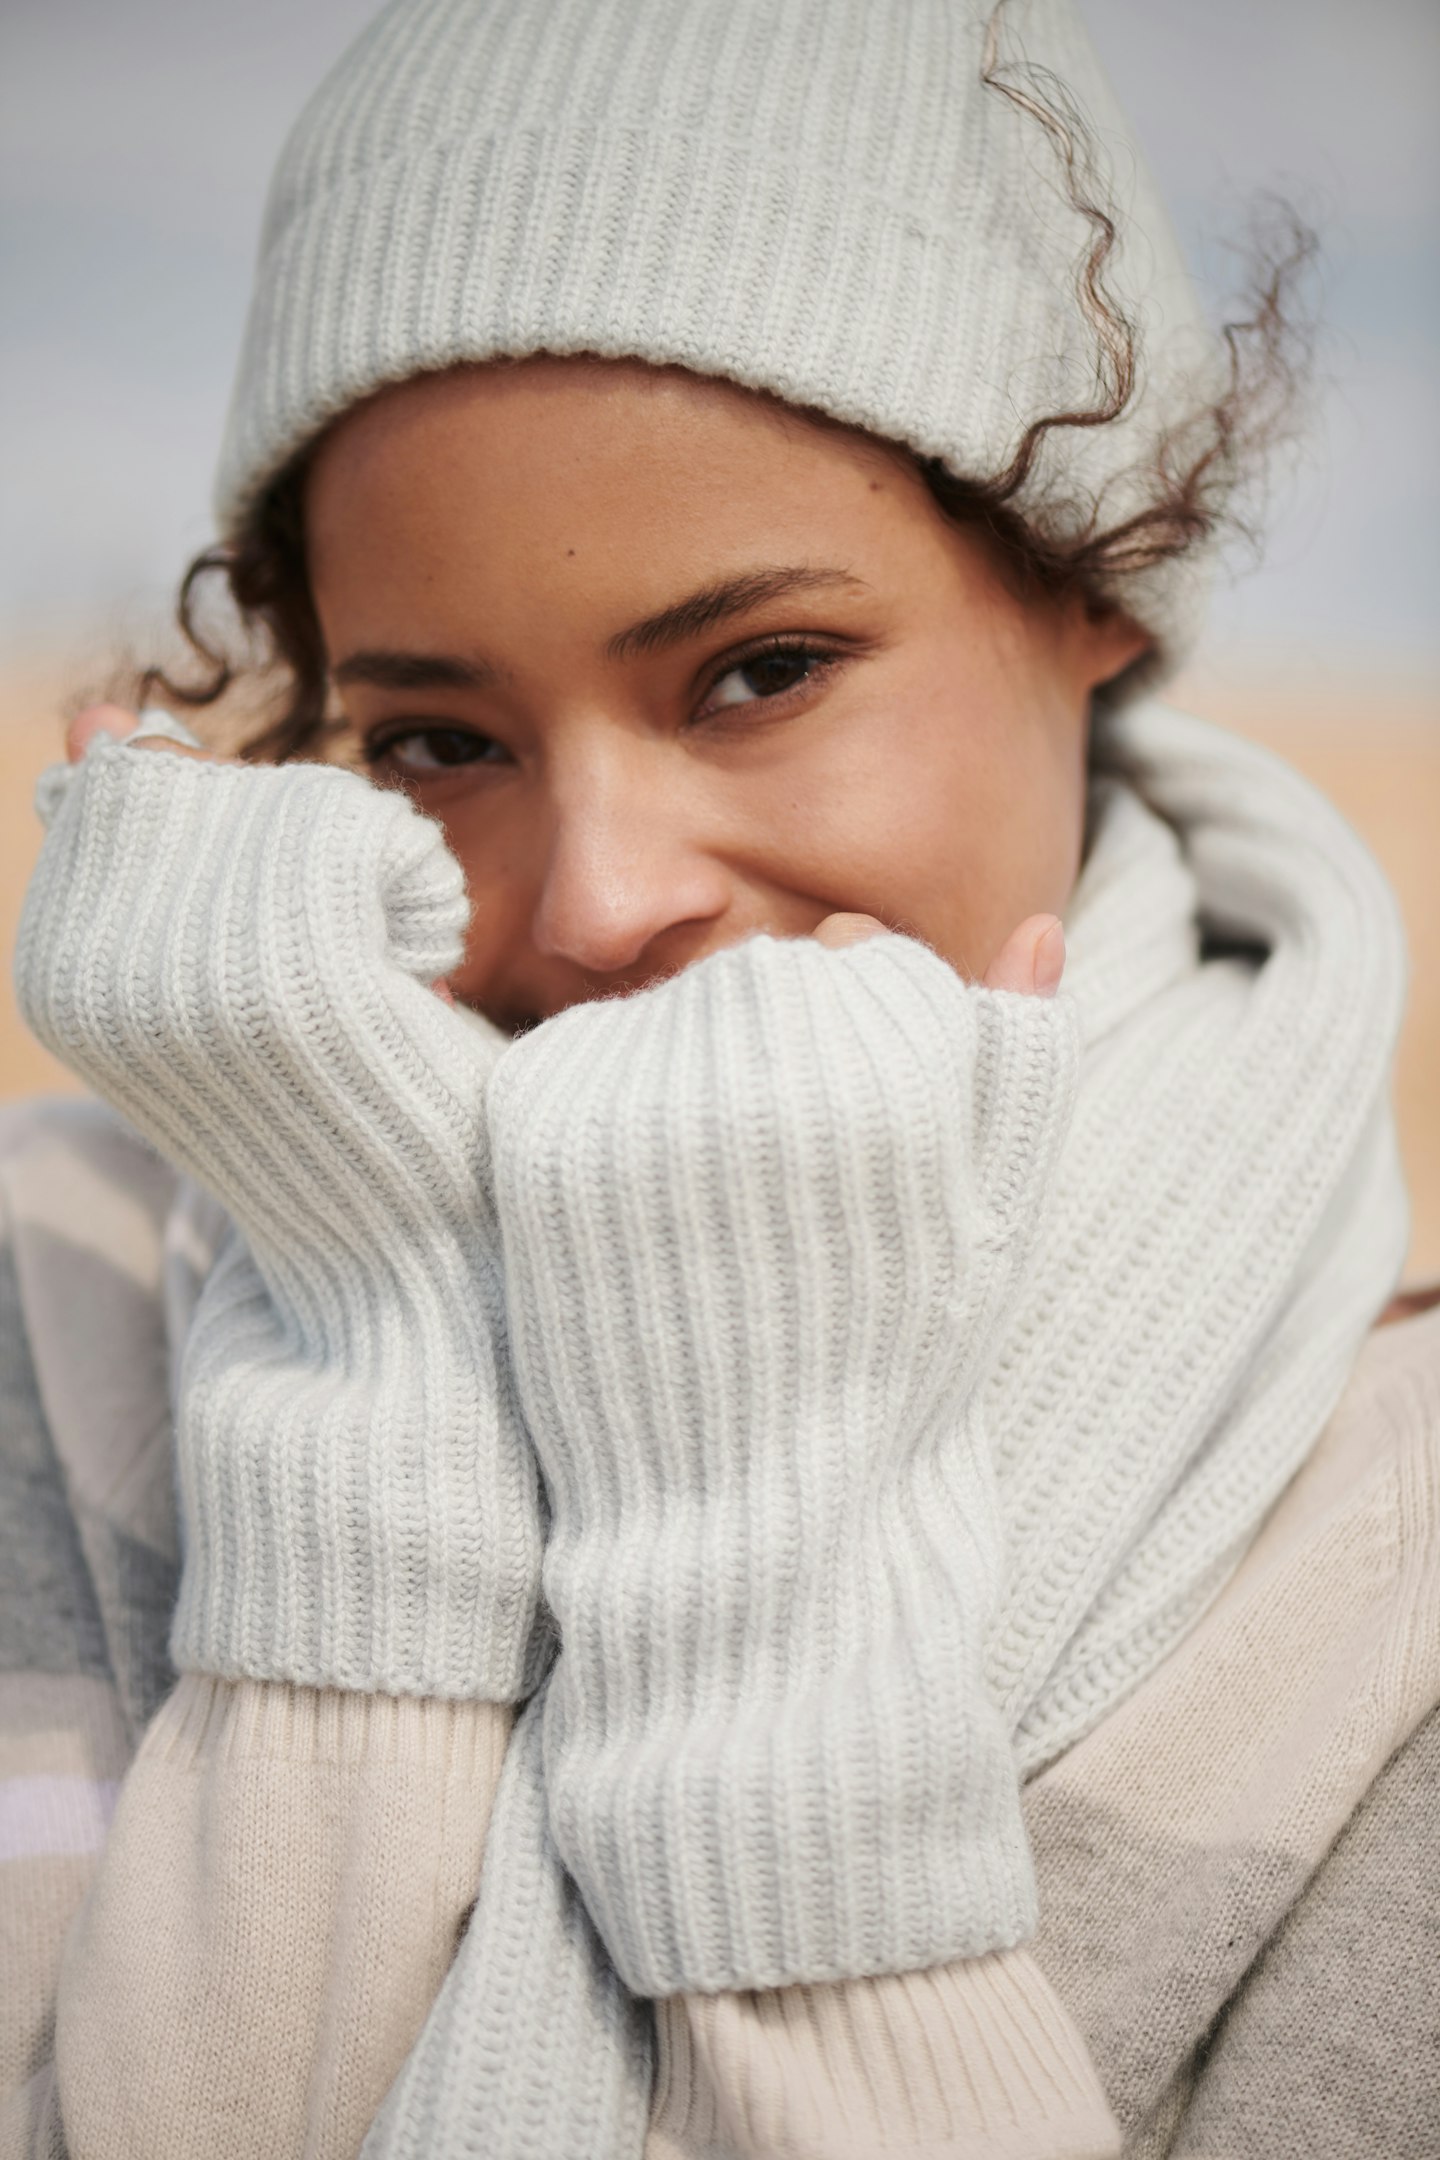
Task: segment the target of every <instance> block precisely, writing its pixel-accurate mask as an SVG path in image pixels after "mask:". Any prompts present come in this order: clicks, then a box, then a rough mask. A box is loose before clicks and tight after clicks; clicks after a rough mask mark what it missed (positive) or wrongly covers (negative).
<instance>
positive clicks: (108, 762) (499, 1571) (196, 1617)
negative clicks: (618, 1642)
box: [17, 738, 549, 1701]
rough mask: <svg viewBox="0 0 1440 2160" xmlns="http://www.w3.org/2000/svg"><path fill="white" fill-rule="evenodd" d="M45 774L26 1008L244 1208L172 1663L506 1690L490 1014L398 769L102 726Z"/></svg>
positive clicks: (459, 899)
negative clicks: (467, 984) (393, 787)
mask: <svg viewBox="0 0 1440 2160" xmlns="http://www.w3.org/2000/svg"><path fill="white" fill-rule="evenodd" d="M43 794H44V801H45V804H46V806H47V808H48V810H49V812H50V814H51V818H52V823H51V829H50V833H49V836H48V838H47V840H46V844H45V847H44V849H43V851H42V854H41V858H40V863H39V866H38V868H37V871H36V874H35V878H34V881H33V883H32V886H31V888H30V892H29V895H28V897H27V902H26V908H25V916H24V921H23V923H22V927H21V934H20V943H19V950H18V956H17V988H18V991H19V996H20V1002H21V1008H22V1010H23V1012H24V1014H25V1017H26V1019H27V1021H28V1023H29V1025H30V1026H31V1027H32V1028H33V1029H34V1031H35V1033H36V1034H37V1035H38V1036H39V1037H40V1039H41V1040H42V1041H43V1042H45V1043H46V1044H47V1045H48V1046H49V1048H50V1049H52V1050H53V1051H54V1052H55V1053H56V1055H57V1056H59V1057H61V1058H63V1059H65V1061H66V1062H67V1063H68V1064H70V1065H71V1066H72V1068H73V1069H74V1070H75V1071H76V1072H78V1073H79V1074H80V1075H81V1076H82V1077H83V1078H84V1079H86V1080H87V1081H88V1082H89V1083H90V1084H91V1085H92V1086H93V1087H94V1088H96V1089H97V1090H98V1092H100V1093H101V1094H103V1095H105V1096H106V1097H108V1099H109V1100H110V1101H111V1102H112V1103H114V1104H115V1106H116V1107H117V1108H118V1109H119V1110H121V1111H123V1112H124V1114H125V1115H126V1116H127V1117H128V1118H129V1119H130V1120H131V1122H132V1123H133V1124H134V1125H135V1126H136V1127H137V1128H138V1129H139V1130H140V1131H141V1132H142V1133H144V1134H145V1135H146V1137H147V1138H148V1139H150V1140H151V1141H153V1142H154V1144H155V1145H156V1146H157V1147H158V1148H160V1149H161V1151H162V1152H163V1153H164V1154H165V1155H167V1156H168V1157H169V1158H170V1160H171V1161H172V1162H174V1163H176V1164H177V1165H179V1166H180V1167H181V1168H182V1169H184V1170H187V1171H188V1172H189V1173H190V1174H191V1175H192V1176H193V1177H194V1178H195V1179H196V1180H197V1181H198V1182H199V1183H201V1184H202V1185H203V1186H204V1187H205V1188H206V1190H208V1191H209V1192H211V1193H213V1194H214V1195H215V1196H216V1197H217V1198H218V1199H219V1200H220V1201H222V1202H223V1204H224V1206H225V1207H226V1208H227V1209H228V1210H229V1212H230V1214H231V1215H232V1216H233V1218H234V1220H235V1222H236V1223H237V1224H238V1225H239V1226H240V1229H241V1230H242V1231H243V1233H244V1235H243V1237H239V1238H234V1239H232V1241H231V1242H230V1244H229V1245H228V1247H227V1248H226V1250H225V1251H224V1253H223V1254H222V1256H221V1259H220V1261H219V1263H218V1265H217V1266H216V1268H215V1270H214V1272H213V1273H212V1274H211V1276H210V1278H209V1281H208V1282H207V1284H206V1287H205V1290H204V1293H203V1295H202V1297H201V1299H200V1303H199V1307H198V1310H197V1313H196V1316H195V1320H194V1323H193V1326H192V1329H191V1333H190V1337H189V1341H188V1345H187V1352H186V1358H185V1364H184V1368H183V1372H182V1375H181V1383H180V1413H179V1420H178V1447H179V1475H180V1485H181V1494H182V1521H183V1528H184V1533H185V1537H186V1552H185V1565H184V1571H183V1575H182V1580H181V1590H180V1600H179V1605H178V1609H177V1612H176V1617H175V1624H174V1632H173V1640H172V1653H173V1656H174V1658H175V1662H176V1664H177V1665H178V1666H179V1667H180V1668H181V1669H182V1670H192V1671H200V1672H209V1673H215V1674H224V1675H230V1676H234V1677H244V1678H249V1679H277V1680H292V1681H297V1682H300V1683H302V1684H304V1685H307V1686H312V1687H328V1686H335V1687H346V1688H370V1689H382V1690H388V1691H392V1692H395V1693H399V1694H422V1695H430V1694H435V1695H450V1696H477V1697H486V1698H491V1699H494V1700H501V1701H504V1700H513V1699H514V1698H516V1697H517V1696H519V1695H521V1694H523V1693H525V1692H527V1691H528V1689H529V1688H530V1687H531V1686H533V1685H534V1682H535V1680H536V1678H537V1677H538V1674H539V1671H540V1670H541V1669H543V1661H544V1658H545V1656H546V1655H547V1654H548V1648H549V1641H548V1637H547V1635H546V1633H545V1630H544V1628H543V1626H540V1625H537V1622H536V1595H537V1589H538V1576H539V1560H540V1520H539V1499H538V1493H537V1487H536V1478H535V1469H534V1463H533V1459H532V1457H531V1453H530V1450H529V1447H528V1445H527V1443H526V1441H525V1437H524V1433H523V1431H522V1429H521V1427H520V1424H519V1421H518V1418H517V1415H516V1411H515V1407H514V1402H513V1391H512V1387H511V1381H510V1374H509V1367H508V1364H507V1362H506V1361H505V1359H504V1357H503V1354H502V1350H501V1345H500V1342H499V1332H500V1330H501V1329H502V1327H503V1316H502V1293H501V1286H500V1281H499V1274H498V1250H497V1244H496V1237H495V1231H494V1227H493V1221H492V1216H491V1211H490V1207H489V1200H488V1193H489V1184H488V1171H487V1144H486V1133H485V1124H484V1117H483V1097H484V1083H485V1078H486V1075H487V1073H488V1071H489V1070H490V1067H491V1065H492V1064H493V1061H494V1057H495V1054H496V1053H495V1045H494V1042H493V1041H492V1040H490V1039H487V1038H486V1037H485V1036H484V1035H482V1034H481V1033H480V1032H478V1031H477V1030H476V1029H475V1027H473V1026H472V1025H467V1024H466V1022H465V1021H463V1020H461V1019H460V1018H459V1017H458V1016H457V1015H456V1014H455V1013H454V1012H452V1011H450V1010H449V1009H448V1008H447V1007H446V1006H444V1005H443V1004H442V1003H441V1001H440V1000H439V999H438V998H436V997H435V996H434V995H433V993H432V991H431V989H430V987H429V985H430V984H431V982H432V981H433V979H434V978H435V977H436V976H437V975H439V974H441V973H442V972H444V971H445V970H446V969H448V968H450V967H452V966H453V965H454V964H455V962H456V960H457V959H458V957H459V954H460V950H461V938H462V932H463V930H464V926H465V923H466V920H467V915H468V904H467V901H466V897H465V892H464V885H463V880H462V878H461V875H460V871H459V867H458V865H457V864H456V862H455V860H454V858H453V857H452V856H451V855H450V853H449V851H448V849H447V848H446V846H445V843H444V839H443V837H442V835H441V833H440V831H439V829H438V827H436V826H434V825H432V824H430V823H429V822H428V821H427V820H425V819H423V818H421V817H419V816H418V815H417V814H416V812H415V811H414V809H413V808H412V807H411V805H410V804H409V803H408V802H407V801H406V800H405V798H404V797H403V796H401V795H399V794H396V793H392V792H385V791H382V790H380V789H377V788H374V787H372V786H370V785H369V783H368V782H366V781H365V780H362V779H361V778H359V777H358V776H357V775H354V774H350V773H345V772H341V771H339V770H336V769H333V768H327V767H324V766H319V765H296V766H290V767H286V768H284V769H276V768H260V767H237V766H222V765H210V764H201V763H196V762H193V761H190V760H186V759H181V758H176V757H169V756H166V755H164V754H163V753H162V754H159V755H157V754H155V753H153V752H146V751H142V750H132V749H127V748H124V747H122V746H119V745H116V744H114V743H111V742H108V741H106V740H105V739H104V738H101V739H99V740H97V742H96V743H95V744H94V745H93V746H92V748H91V750H90V752H89V754H88V755H87V756H86V758H85V759H84V761H83V763H82V764H81V765H80V766H78V767H73V768H68V769H61V770H57V771H56V772H54V773H53V774H51V775H49V776H47V780H46V783H45V787H44V791H43Z"/></svg>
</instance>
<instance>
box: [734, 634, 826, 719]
mask: <svg viewBox="0 0 1440 2160" xmlns="http://www.w3.org/2000/svg"><path fill="white" fill-rule="evenodd" d="M828 657H829V655H828V654H825V653H820V652H812V651H811V650H810V649H809V648H808V647H807V646H804V645H782V646H777V647H776V648H775V649H774V650H773V651H772V652H759V653H753V654H752V655H751V657H750V658H749V659H748V660H741V661H740V662H738V663H737V665H736V666H734V667H732V668H728V669H727V670H726V672H725V673H724V674H723V675H721V676H718V677H717V679H716V680H715V682H714V683H712V685H711V687H710V690H709V693H708V695H707V697H706V699H705V710H706V711H707V712H713V711H714V710H715V709H716V707H725V706H733V705H750V704H753V703H754V701H755V700H756V699H757V698H773V697H780V696H782V695H783V693H784V692H785V691H787V690H795V689H798V688H799V686H800V685H801V684H802V683H806V682H809V681H810V680H811V679H812V678H813V677H814V676H815V675H817V674H818V673H819V672H820V670H821V669H822V668H823V667H824V665H825V663H826V660H827V659H828Z"/></svg>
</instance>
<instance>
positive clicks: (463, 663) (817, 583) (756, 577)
mask: <svg viewBox="0 0 1440 2160" xmlns="http://www.w3.org/2000/svg"><path fill="white" fill-rule="evenodd" d="M822 586H831V587H839V586H848V587H850V588H851V589H852V590H853V591H855V592H865V591H868V590H869V588H868V587H867V586H866V584H865V582H864V580H863V579H862V578H857V577H854V576H852V575H851V573H850V572H849V571H848V570H825V569H815V568H812V567H808V566H801V565H794V566H790V567H786V568H778V569H768V570H744V571H741V572H740V574H739V575H738V576H737V577H729V578H722V579H721V580H720V581H719V582H718V583H717V584H714V585H702V586H701V587H700V589H699V591H698V592H693V593H688V594H687V595H686V597H685V598H684V599H683V600H676V601H673V602H672V603H671V605H670V606H669V607H665V608H661V609H660V611H659V612H658V614H655V615H647V616H645V617H644V619H643V620H642V621H640V622H636V623H631V625H630V626H629V628H628V629H627V630H617V631H616V633H615V635H614V637H612V638H611V639H610V641H609V643H608V644H607V645H606V648H605V650H606V653H607V654H608V655H609V657H610V658H611V659H612V660H629V659H633V658H634V657H635V656H636V655H637V654H639V653H649V652H660V651H662V650H663V649H664V647H665V646H667V645H679V644H681V643H683V642H684V640H685V639H686V638H691V637H698V636H699V635H700V633H701V631H702V630H712V629H713V628H714V627H715V625H716V623H720V622H725V621H727V620H728V619H729V618H730V617H731V616H732V615H744V614H746V613H748V611H749V610H750V609H751V608H757V607H760V606H762V605H763V604H764V602H765V601H767V600H779V599H783V597H784V596H785V594H786V593H793V592H813V591H814V590H816V589H817V588H818V587H822ZM330 677H331V680H332V682H335V683H341V684H343V683H368V684H369V686H370V688H371V689H373V690H490V689H493V688H494V687H495V685H496V684H497V683H503V682H505V681H506V680H507V676H506V671H505V669H504V668H501V667H497V666H495V664H494V663H493V661H489V660H480V659H464V658H462V657H461V656H460V655H459V654H458V653H421V652H388V651H380V650H366V651H363V652H353V653H349V654H347V655H346V657H345V659H343V660H340V661H337V662H336V664H335V666H334V667H333V668H332V669H331V670H330Z"/></svg>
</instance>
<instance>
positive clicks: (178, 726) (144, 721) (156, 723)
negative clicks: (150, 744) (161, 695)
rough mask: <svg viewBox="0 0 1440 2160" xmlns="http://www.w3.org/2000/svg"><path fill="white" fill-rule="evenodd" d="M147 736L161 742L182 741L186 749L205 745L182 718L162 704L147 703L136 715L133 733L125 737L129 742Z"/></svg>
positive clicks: (194, 748) (202, 747)
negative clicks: (177, 717) (168, 710)
mask: <svg viewBox="0 0 1440 2160" xmlns="http://www.w3.org/2000/svg"><path fill="white" fill-rule="evenodd" d="M147 737H153V738H157V739H158V740H159V741H161V742H173V743H183V744H184V745H185V747H186V749H187V750H203V749H204V747H205V745H204V743H202V742H201V740H200V737H199V736H198V735H196V734H194V733H193V732H192V731H191V730H190V729H189V728H188V727H186V725H185V723H184V721H183V720H177V719H176V718H175V715H174V713H168V712H166V710H165V708H164V706H163V705H147V706H146V707H145V709H144V711H143V712H142V713H140V714H138V715H137V717H136V721H135V732H134V734H133V735H130V736H128V737H127V738H126V739H127V741H129V742H141V741H144V740H145V739H146V738H147Z"/></svg>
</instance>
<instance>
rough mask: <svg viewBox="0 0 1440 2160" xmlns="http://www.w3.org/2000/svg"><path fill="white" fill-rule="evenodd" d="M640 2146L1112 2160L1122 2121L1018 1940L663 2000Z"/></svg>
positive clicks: (929, 2159)
mask: <svg viewBox="0 0 1440 2160" xmlns="http://www.w3.org/2000/svg"><path fill="white" fill-rule="evenodd" d="M656 2040H657V2062H656V2085H655V2103H654V2110H653V2114H652V2132H651V2138H650V2142H649V2144H648V2145H647V2147H646V2155H645V2160H682V2156H683V2160H695V2156H696V2155H699V2154H710V2153H721V2152H723V2153H724V2154H725V2155H726V2156H727V2160H770V2156H771V2155H773V2154H776V2153H821V2152H823V2153H824V2154H825V2160H874V2156H875V2155H876V2154H880V2153H883V2154H885V2155H886V2160H921V2156H922V2155H923V2156H924V2160H942V2156H944V2160H1111V2156H1113V2155H1116V2154H1118V2153H1119V2151H1120V2132H1119V2128H1118V2125H1117V2124H1116V2121H1115V2118H1114V2115H1113V2114H1112V2112H1111V2110H1110V2106H1109V2103H1108V2101H1107V2100H1106V2098H1105V2094H1104V2092H1103V2090H1102V2088H1101V2085H1100V2081H1099V2078H1098V2076H1097V2074H1096V2071H1095V2066H1094V2064H1093V2062H1092V2061H1091V2059H1090V2054H1089V2051H1088V2049H1087V2048H1086V2046H1085V2043H1084V2041H1083V2040H1082V2039H1081V2037H1080V2034H1079V2033H1078V2032H1077V2030H1076V2028H1075V2025H1074V2023H1073V2021H1072V2020H1071V2018H1070V2016H1069V2014H1068V2012H1067V2011H1066V2009H1065V2006H1064V2004H1063V2003H1062V2002H1061V2001H1060V1998H1059V1996H1058V1995H1057V1994H1056V1993H1055V1991H1054V1989H1053V1988H1052V1987H1051V1986H1050V1984H1049V1982H1048V1981H1047V1980H1046V1978H1045V1976H1044V1974H1043V1973H1042V1972H1041V1971H1040V1968H1039V1966H1038V1965H1037V1964H1036V1962H1035V1960H1034V1958H1033V1957H1032V1956H1031V1955H1030V1953H1029V1952H1028V1951H1025V1950H1009V1951H1001V1952H998V1953H996V1954H995V1955H993V1956H990V1957H983V1958H975V1959H973V1960H969V1961H967V1962H965V1963H962V1964H953V1965H945V1966H938V1967H936V1968H934V1969H933V1970H931V1971H927V1972H912V1973H896V1974H891V1975H886V1976H884V1977H882V1978H880V1979H874V1980H850V1981H844V1982H841V1983H840V1984H838V1985H835V1986H829V1987H793V1988H781V1989H776V1990H771V1991H767V1992H763V1993H760V1994H743V1995H701V1996H695V1995H684V1996H676V1997H673V1998H671V1999H670V2000H668V2001H666V2002H663V2003H660V2004H657V2006H656Z"/></svg>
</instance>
